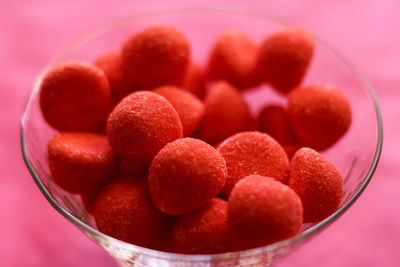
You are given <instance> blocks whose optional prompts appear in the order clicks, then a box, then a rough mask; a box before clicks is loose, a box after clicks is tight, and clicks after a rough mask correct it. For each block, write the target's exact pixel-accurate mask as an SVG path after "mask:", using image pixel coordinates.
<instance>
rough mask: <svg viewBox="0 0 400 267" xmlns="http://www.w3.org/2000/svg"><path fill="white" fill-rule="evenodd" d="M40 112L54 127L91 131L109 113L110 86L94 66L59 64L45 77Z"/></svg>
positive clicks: (100, 71)
mask: <svg viewBox="0 0 400 267" xmlns="http://www.w3.org/2000/svg"><path fill="white" fill-rule="evenodd" d="M39 97H40V99H39V101H40V109H41V111H42V114H43V117H44V118H45V119H46V121H47V122H48V123H49V124H50V126H52V127H53V128H55V129H57V130H60V131H91V130H94V129H96V127H98V126H99V124H101V123H102V122H103V121H104V119H105V117H106V116H107V113H108V111H109V102H110V86H109V83H108V80H107V77H106V76H105V75H104V72H103V71H102V70H101V69H100V68H98V67H96V66H95V65H92V64H89V63H84V62H79V61H73V62H67V63H64V64H60V65H57V66H55V67H53V68H52V69H50V70H49V71H48V72H47V73H46V75H45V76H44V77H43V80H42V83H41V85H40V95H39Z"/></svg>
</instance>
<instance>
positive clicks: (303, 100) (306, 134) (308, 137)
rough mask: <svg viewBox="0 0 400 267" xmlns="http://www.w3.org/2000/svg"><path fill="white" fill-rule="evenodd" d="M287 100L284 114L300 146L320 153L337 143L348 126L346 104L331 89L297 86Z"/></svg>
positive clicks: (344, 99) (343, 97)
mask: <svg viewBox="0 0 400 267" xmlns="http://www.w3.org/2000/svg"><path fill="white" fill-rule="evenodd" d="M288 97H289V102H288V114H289V117H290V119H291V122H292V125H293V129H294V131H295V132H296V135H297V137H298V138H299V140H300V142H301V144H302V145H303V146H308V147H311V148H314V149H316V150H324V149H326V148H328V147H330V146H332V145H333V144H334V143H335V142H337V141H338V140H339V139H340V138H341V137H342V136H343V135H344V134H345V133H346V131H347V130H348V128H349V127H350V124H351V109H350V103H349V101H348V100H347V98H346V97H345V96H344V94H343V93H342V92H340V91H339V90H338V89H336V88H334V87H333V86H330V85H314V86H307V87H300V88H297V89H294V90H293V91H292V92H291V93H290V94H289V95H288Z"/></svg>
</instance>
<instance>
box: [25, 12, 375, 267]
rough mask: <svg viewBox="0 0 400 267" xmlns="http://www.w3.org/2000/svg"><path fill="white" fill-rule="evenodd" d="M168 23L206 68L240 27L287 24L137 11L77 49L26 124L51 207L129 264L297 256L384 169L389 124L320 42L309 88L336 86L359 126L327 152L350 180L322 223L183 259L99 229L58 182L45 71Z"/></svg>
mask: <svg viewBox="0 0 400 267" xmlns="http://www.w3.org/2000/svg"><path fill="white" fill-rule="evenodd" d="M154 24H168V25H172V26H175V27H176V28H178V29H179V30H180V31H182V32H183V33H184V34H185V35H186V36H187V37H188V39H189V40H190V42H191V44H192V58H193V60H194V61H195V62H197V63H198V64H200V65H203V66H204V65H205V63H206V60H207V58H208V54H209V52H210V49H211V47H212V45H213V43H214V42H215V40H216V38H217V37H218V35H219V34H220V33H221V32H223V31H225V30H229V29H239V30H242V31H243V32H245V33H247V34H248V35H249V37H250V38H252V39H253V40H254V41H255V42H257V43H260V42H261V41H262V40H263V39H264V38H265V37H266V36H267V35H268V34H270V33H272V32H273V31H275V30H277V29H280V28H282V27H283V26H285V24H283V23H281V22H280V21H278V20H276V19H272V18H271V17H270V16H265V15H263V14H256V13H243V12H237V11H228V10H216V9H213V10H211V9H205V8H201V9H180V10H169V11H162V12H158V11H157V12H153V13H151V12H148V13H146V14H137V15H133V16H131V17H128V18H124V19H122V20H119V21H116V22H113V23H109V24H107V25H105V26H103V27H101V28H99V29H98V30H97V31H94V32H93V33H91V34H89V35H86V36H84V38H82V39H81V40H79V41H78V42H76V43H75V44H74V45H72V46H70V48H69V49H67V50H66V51H64V53H62V54H61V55H60V56H59V57H58V58H57V59H56V60H55V61H54V62H52V63H51V64H49V65H48V66H47V67H46V68H45V69H44V70H43V72H42V74H41V75H39V77H38V78H37V80H36V81H35V83H34V85H33V89H32V92H31V94H30V96H29V99H28V102H27V105H26V108H25V112H24V114H23V117H22V120H21V145H22V153H23V157H24V160H25V163H26V166H27V168H28V169H29V171H30V173H31V175H32V177H33V179H34V180H35V182H36V184H37V186H38V187H39V189H40V190H41V192H42V193H43V195H44V197H45V198H46V199H47V200H48V201H49V203H50V204H51V205H52V206H53V207H54V208H55V209H56V210H57V211H58V212H59V213H61V214H62V215H63V216H64V217H65V218H66V219H67V220H69V221H70V222H71V223H73V224H74V225H75V226H76V227H78V228H79V229H80V230H81V231H83V232H84V233H85V234H86V235H87V236H88V237H89V238H90V239H92V240H93V241H94V242H96V243H98V244H99V245H100V246H102V247H103V248H104V249H105V250H107V251H108V252H109V253H110V254H111V255H112V256H113V257H114V258H115V259H117V261H118V262H119V263H120V264H121V266H267V265H270V264H272V263H274V262H276V261H277V260H279V259H281V258H282V257H284V256H286V255H288V254H290V253H291V252H292V251H293V250H295V249H296V248H297V247H299V246H301V245H302V244H304V243H305V242H307V241H308V240H310V239H311V238H312V237H314V236H315V235H317V234H318V233H319V232H320V231H321V230H323V229H325V228H326V227H327V226H328V225H330V224H331V223H333V222H334V221H335V220H336V219H338V218H339V217H340V216H341V215H342V214H343V213H344V212H345V211H346V210H347V209H348V208H349V207H350V206H351V205H352V204H353V203H354V202H355V201H356V199H357V198H358V197H359V196H360V195H361V193H362V192H363V191H364V190H365V188H366V186H367V185H368V183H369V181H370V180H371V178H372V175H373V173H374V171H375V168H376V166H377V164H378V161H379V157H380V153H381V148H382V122H381V114H380V110H379V105H378V102H377V99H376V97H375V93H374V91H373V89H372V88H371V86H370V85H369V83H368V82H366V80H365V79H364V78H363V77H362V75H360V73H359V72H358V71H357V70H356V68H354V67H353V66H352V65H351V64H350V63H349V62H348V61H347V60H346V59H345V58H343V57H342V56H341V55H340V54H339V53H337V52H336V51H334V50H333V49H332V48H330V47H329V46H328V45H327V44H326V43H324V42H323V41H321V40H319V39H318V38H317V41H316V47H315V53H314V57H313V60H312V63H311V66H310V67H309V70H308V72H307V75H306V77H305V79H304V81H303V84H305V85H307V84H321V83H331V84H333V85H335V86H336V87H338V88H340V90H341V91H342V92H343V93H344V94H345V95H346V96H347V97H348V99H349V100H350V102H351V109H352V125H351V127H350V129H349V131H348V132H347V133H346V135H345V136H344V137H343V138H341V139H340V140H339V142H337V143H336V144H335V145H334V146H333V147H332V148H330V149H328V150H326V151H324V152H323V154H324V155H325V156H326V157H327V158H328V159H329V160H330V161H332V162H333V163H334V164H335V165H336V166H337V168H338V169H339V171H340V172H341V174H342V176H343V179H344V197H343V199H342V202H341V204H340V208H339V209H338V210H337V211H336V212H335V213H333V214H332V215H331V216H329V217H328V218H326V219H325V220H323V221H321V222H319V223H316V224H304V225H303V226H302V229H301V232H300V233H299V234H298V235H296V236H294V237H292V238H290V239H287V240H283V241H281V242H277V243H274V244H271V245H268V246H264V247H260V248H255V249H250V250H244V251H238V252H230V253H223V254H214V255H183V254H174V253H167V252H160V251H155V250H151V249H147V248H143V247H140V246H135V245H132V244H128V243H125V242H122V241H120V240H117V239H114V238H112V237H110V236H107V235H104V234H102V233H100V232H99V231H97V230H96V228H95V223H94V220H93V218H92V217H91V216H90V215H88V214H87V213H86V212H85V209H84V208H83V207H82V204H81V201H80V198H79V196H77V195H73V194H70V193H67V192H65V191H63V190H62V189H60V188H59V187H58V186H57V185H55V184H54V182H53V180H52V177H51V175H50V173H49V167H48V164H47V155H46V153H47V152H46V149H47V142H48V140H49V138H50V137H52V136H53V135H54V134H55V133H56V131H55V130H54V129H52V128H51V127H50V126H49V125H47V123H46V122H45V121H44V119H43V117H42V115H41V112H40V108H39V101H38V100H39V96H38V92H39V87H40V83H41V79H42V77H43V74H44V73H45V72H46V71H47V70H48V69H49V68H51V67H52V66H54V65H56V64H58V63H61V62H64V61H67V60H71V59H74V60H86V61H92V62H93V61H94V60H95V59H96V58H97V57H99V56H100V55H102V54H103V53H105V52H107V51H109V50H113V49H118V48H119V47H121V45H122V43H123V41H124V40H125V39H126V38H127V37H128V36H129V35H130V34H132V33H134V32H137V31H138V30H140V29H142V28H144V27H146V26H150V25H154ZM244 97H245V100H246V101H247V102H248V104H249V106H250V110H251V112H252V113H253V114H256V113H257V112H258V111H259V110H260V108H262V106H263V105H265V104H267V103H275V104H284V103H285V102H286V99H285V97H283V96H282V95H279V94H277V93H275V92H274V91H273V90H272V89H271V88H269V87H268V86H267V85H263V86H260V87H259V88H256V89H254V90H249V91H246V92H245V94H244Z"/></svg>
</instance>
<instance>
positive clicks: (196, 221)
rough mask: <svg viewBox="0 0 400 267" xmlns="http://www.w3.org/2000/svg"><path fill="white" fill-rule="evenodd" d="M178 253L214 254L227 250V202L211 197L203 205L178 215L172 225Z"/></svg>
mask: <svg viewBox="0 0 400 267" xmlns="http://www.w3.org/2000/svg"><path fill="white" fill-rule="evenodd" d="M173 236H174V241H175V246H176V248H177V251H178V252H179V253H186V254H215V253H223V252H227V251H228V250H229V230H228V203H227V202H226V201H225V200H222V199H219V198H213V199H212V200H211V201H210V202H209V203H207V204H206V205H204V206H203V207H201V208H199V209H197V210H195V211H193V212H191V213H188V214H184V215H181V216H179V218H178V220H177V222H176V223H175V225H174V227H173Z"/></svg>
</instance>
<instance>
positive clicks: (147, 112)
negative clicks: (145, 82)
mask: <svg viewBox="0 0 400 267" xmlns="http://www.w3.org/2000/svg"><path fill="white" fill-rule="evenodd" d="M107 137H108V140H109V141H110V144H111V146H112V148H113V150H114V151H115V153H116V154H117V155H119V156H120V157H121V158H123V159H125V160H127V161H130V162H132V163H136V164H139V165H147V166H148V165H150V163H151V161H152V160H153V157H154V156H155V155H156V154H157V152H158V151H159V150H160V149H161V148H162V147H164V146H165V145H166V144H167V143H169V142H171V141H173V140H175V139H178V138H181V137H182V124H181V120H180V118H179V116H178V113H176V111H175V109H174V108H173V107H172V105H171V104H170V103H169V102H168V101H167V100H166V99H165V98H164V97H162V96H160V95H159V94H156V93H153V92H147V91H139V92H134V93H132V94H130V95H128V96H127V97H125V98H124V99H123V100H121V102H120V103H119V104H118V105H117V106H116V107H115V109H114V110H113V111H112V112H111V114H110V116H109V119H108V124H107Z"/></svg>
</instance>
